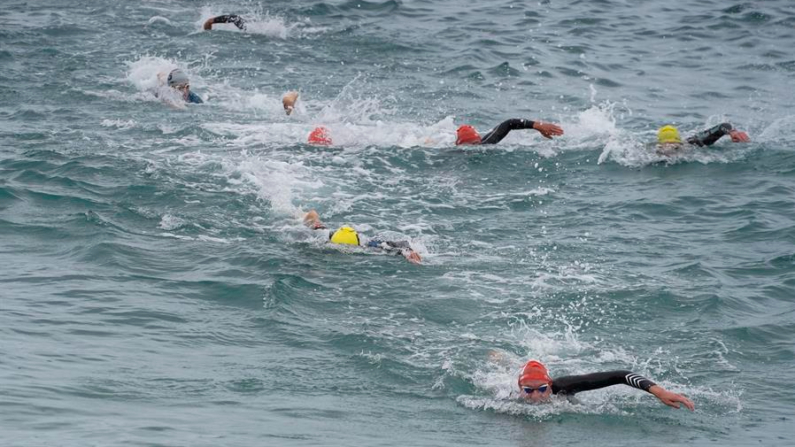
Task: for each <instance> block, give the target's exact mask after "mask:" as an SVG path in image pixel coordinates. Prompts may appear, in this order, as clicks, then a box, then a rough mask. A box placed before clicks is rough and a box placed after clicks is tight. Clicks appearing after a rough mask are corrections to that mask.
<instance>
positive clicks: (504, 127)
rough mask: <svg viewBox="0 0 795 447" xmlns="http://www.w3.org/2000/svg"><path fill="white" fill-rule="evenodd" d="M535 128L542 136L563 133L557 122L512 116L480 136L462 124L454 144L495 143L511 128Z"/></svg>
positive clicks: (550, 136)
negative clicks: (544, 121)
mask: <svg viewBox="0 0 795 447" xmlns="http://www.w3.org/2000/svg"><path fill="white" fill-rule="evenodd" d="M519 129H535V130H537V131H538V132H539V133H540V134H541V135H542V136H543V137H544V138H547V139H550V140H551V139H552V137H558V136H561V135H563V129H561V128H560V126H558V125H557V124H552V123H542V122H541V121H531V120H525V119H518V118H513V119H509V120H506V121H503V122H502V123H500V124H499V125H498V126H497V127H495V128H494V129H491V130H490V131H489V132H488V133H487V134H486V135H485V136H483V137H481V136H480V134H479V133H478V131H476V130H475V128H474V127H472V126H468V125H463V126H461V127H459V128H458V130H457V131H456V140H455V144H457V145H461V144H497V143H499V142H500V141H502V139H503V138H505V137H506V136H508V134H509V133H510V132H511V131H512V130H519Z"/></svg>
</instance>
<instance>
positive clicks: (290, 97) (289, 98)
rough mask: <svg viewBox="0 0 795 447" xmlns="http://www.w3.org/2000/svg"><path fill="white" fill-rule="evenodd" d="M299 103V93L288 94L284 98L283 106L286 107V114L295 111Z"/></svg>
mask: <svg viewBox="0 0 795 447" xmlns="http://www.w3.org/2000/svg"><path fill="white" fill-rule="evenodd" d="M296 101H298V92H296V91H292V92H287V93H285V94H284V96H283V97H282V105H283V106H284V113H286V114H288V115H289V114H291V113H293V110H295V102H296Z"/></svg>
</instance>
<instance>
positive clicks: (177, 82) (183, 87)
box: [157, 68, 204, 104]
mask: <svg viewBox="0 0 795 447" xmlns="http://www.w3.org/2000/svg"><path fill="white" fill-rule="evenodd" d="M157 78H158V79H159V80H160V82H161V83H163V84H165V85H167V86H169V87H170V88H173V89H174V90H176V91H178V92H179V93H180V94H181V95H182V99H184V100H185V102H187V103H192V104H202V103H204V101H202V99H201V97H199V95H197V94H196V93H193V92H192V91H190V80H189V79H188V75H186V74H185V72H184V71H182V70H180V69H179V68H175V69H173V70H171V72H170V73H169V74H168V78H166V75H165V73H159V74H158V75H157ZM164 78H165V81H164Z"/></svg>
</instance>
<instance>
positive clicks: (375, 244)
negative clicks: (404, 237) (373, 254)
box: [367, 239, 411, 255]
mask: <svg viewBox="0 0 795 447" xmlns="http://www.w3.org/2000/svg"><path fill="white" fill-rule="evenodd" d="M367 246H368V247H371V248H380V249H381V250H384V251H385V252H387V253H389V254H395V255H397V254H401V255H402V254H403V251H404V250H411V244H409V243H408V242H407V241H383V240H380V239H372V240H370V241H368V242H367Z"/></svg>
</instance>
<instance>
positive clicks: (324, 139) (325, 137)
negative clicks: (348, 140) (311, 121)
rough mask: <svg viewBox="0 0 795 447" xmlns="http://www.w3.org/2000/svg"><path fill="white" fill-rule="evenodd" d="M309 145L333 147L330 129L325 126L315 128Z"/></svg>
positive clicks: (310, 135)
mask: <svg viewBox="0 0 795 447" xmlns="http://www.w3.org/2000/svg"><path fill="white" fill-rule="evenodd" d="M309 144H314V145H317V146H331V135H329V131H328V129H326V128H325V127H323V126H318V127H315V130H313V131H312V133H310V134H309Z"/></svg>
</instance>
